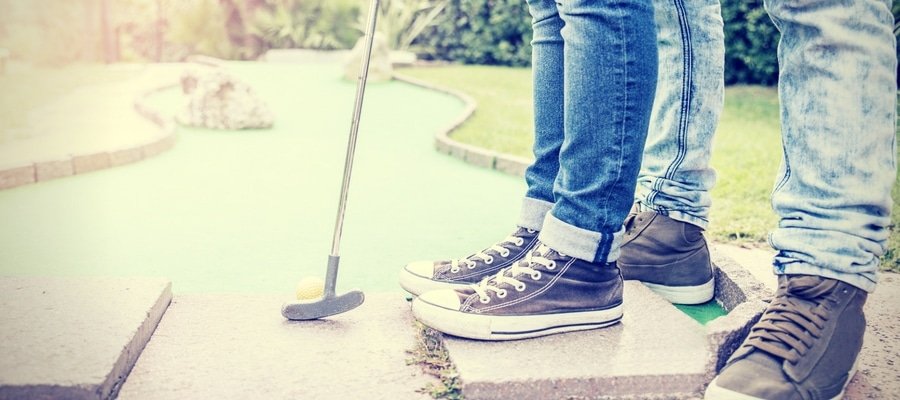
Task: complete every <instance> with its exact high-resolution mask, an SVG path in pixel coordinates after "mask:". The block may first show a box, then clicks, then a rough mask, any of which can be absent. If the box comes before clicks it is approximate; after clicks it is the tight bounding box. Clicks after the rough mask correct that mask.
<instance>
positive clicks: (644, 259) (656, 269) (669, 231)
mask: <svg viewBox="0 0 900 400" xmlns="http://www.w3.org/2000/svg"><path fill="white" fill-rule="evenodd" d="M620 251H621V253H620V254H619V259H618V260H617V262H618V264H619V268H620V269H621V270H622V276H623V277H624V278H625V280H637V281H641V282H642V283H643V284H644V285H645V286H647V287H648V288H650V290H653V291H654V292H656V293H657V294H659V295H660V296H662V297H663V298H665V299H666V300H668V301H670V302H672V303H677V304H700V303H706V302H707V301H710V300H712V298H713V294H714V292H715V281H714V277H715V274H714V273H713V268H712V263H711V262H710V260H709V248H708V247H707V245H706V239H705V238H704V237H703V229H701V228H700V227H698V226H696V225H692V224H688V223H685V222H681V221H677V220H674V219H672V218H669V217H667V216H665V215H660V214H657V213H656V212H653V211H645V212H636V211H635V210H634V209H633V210H632V213H631V214H629V215H628V217H627V218H626V219H625V238H624V240H623V242H622V248H621V250H620Z"/></svg>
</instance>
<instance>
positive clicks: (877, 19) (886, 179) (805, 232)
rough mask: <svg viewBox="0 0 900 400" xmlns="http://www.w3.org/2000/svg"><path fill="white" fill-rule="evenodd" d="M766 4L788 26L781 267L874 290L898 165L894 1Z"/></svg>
mask: <svg viewBox="0 0 900 400" xmlns="http://www.w3.org/2000/svg"><path fill="white" fill-rule="evenodd" d="M766 10H767V11H768V12H769V16H771V17H772V20H773V21H774V22H775V25H776V26H777V27H778V29H779V30H780V31H781V42H780V43H779V44H778V63H779V67H780V76H779V82H778V95H779V100H780V101H781V131H782V142H783V147H784V158H783V159H782V163H781V168H780V172H779V174H778V178H777V180H776V184H775V189H774V191H773V194H772V205H773V207H774V208H775V213H776V214H778V216H779V218H780V221H779V223H778V228H777V229H776V230H775V231H774V232H772V233H771V234H770V235H769V243H770V244H771V245H772V247H773V248H774V249H775V250H776V251H777V252H778V254H777V255H776V256H775V273H777V274H812V275H820V276H824V277H828V278H834V279H838V280H841V281H844V282H847V283H849V284H851V285H854V286H857V287H859V288H862V289H864V290H866V291H870V292H871V291H873V290H874V289H875V283H876V282H877V280H876V271H877V270H878V263H879V259H880V256H881V255H882V254H884V250H885V245H886V243H887V239H888V236H889V235H890V229H889V228H888V227H889V225H890V223H891V207H892V201H891V188H892V187H893V184H894V180H895V177H896V173H897V162H896V154H897V150H896V143H895V131H896V109H897V107H896V102H897V84H896V76H895V73H896V71H897V56H896V53H895V49H896V47H895V46H896V44H895V38H894V34H893V27H894V18H893V16H892V14H891V1H890V0H857V1H837V0H827V1H823V0H818V1H811V0H803V1H801V0H791V1H784V0H768V1H766Z"/></svg>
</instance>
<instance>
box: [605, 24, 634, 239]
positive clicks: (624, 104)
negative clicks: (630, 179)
mask: <svg viewBox="0 0 900 400" xmlns="http://www.w3.org/2000/svg"><path fill="white" fill-rule="evenodd" d="M619 30H620V31H621V32H622V37H627V35H628V32H627V30H626V29H625V18H624V17H623V18H621V19H620V23H619ZM622 53H623V54H622V59H623V60H625V62H624V63H622V64H623V67H622V68H623V69H624V71H623V74H622V76H623V78H622V79H623V80H624V82H623V84H622V87H625V88H627V87H628V41H627V40H625V41H623V42H622ZM622 92H623V93H622V95H623V96H624V98H623V99H622V102H620V103H619V104H621V107H622V110H621V114H622V119H621V123H620V127H619V132H620V134H619V148H620V149H623V150H622V151H620V152H619V160H618V162H617V166H618V168H616V179H615V180H613V181H612V182H611V183H610V185H609V187H616V186H618V184H619V181H620V180H621V179H622V167H623V165H624V158H625V150H624V148H625V137H626V128H625V124H626V120H627V118H626V117H625V116H626V115H628V110H627V108H628V90H623V91H622ZM612 192H613V191H612V190H607V191H606V198H605V199H604V200H603V202H602V203H600V204H603V205H607V204H609V197H610V196H611V195H612ZM607 215H608V214H607V213H604V214H603V222H602V223H601V226H606V225H607V223H608V222H609V221H606V218H607Z"/></svg>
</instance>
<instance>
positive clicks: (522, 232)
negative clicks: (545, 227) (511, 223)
mask: <svg viewBox="0 0 900 400" xmlns="http://www.w3.org/2000/svg"><path fill="white" fill-rule="evenodd" d="M534 233H535V231H532V230H529V229H528V228H523V227H521V226H520V227H517V228H516V231H515V232H514V233H513V234H512V235H513V236H515V237H520V238H526V237H529V236H534Z"/></svg>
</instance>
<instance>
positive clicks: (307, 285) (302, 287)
mask: <svg viewBox="0 0 900 400" xmlns="http://www.w3.org/2000/svg"><path fill="white" fill-rule="evenodd" d="M324 293H325V281H323V280H322V279H320V278H316V277H308V278H303V279H301V280H300V282H298V283H297V300H313V299H318V298H320V297H322V295H324Z"/></svg>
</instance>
